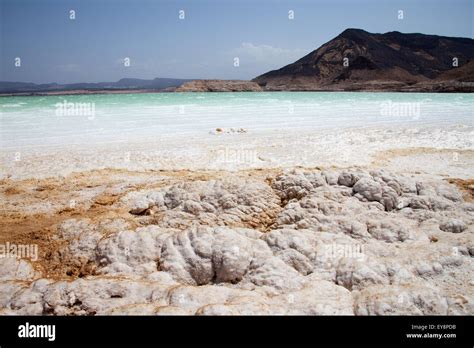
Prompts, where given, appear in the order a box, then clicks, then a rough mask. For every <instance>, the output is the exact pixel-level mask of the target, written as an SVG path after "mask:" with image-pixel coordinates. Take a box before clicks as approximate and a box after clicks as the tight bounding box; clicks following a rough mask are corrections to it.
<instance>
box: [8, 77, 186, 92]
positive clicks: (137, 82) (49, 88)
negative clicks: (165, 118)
mask: <svg viewBox="0 0 474 348" xmlns="http://www.w3.org/2000/svg"><path fill="white" fill-rule="evenodd" d="M188 81H191V80H186V79H172V78H155V79H153V80H142V79H132V78H124V79H120V80H119V81H117V82H98V83H70V84H57V83H47V84H35V83H26V82H5V81H0V93H35V92H61V91H66V92H67V91H74V90H81V91H101V90H111V91H114V90H116V91H120V90H165V89H170V88H176V87H179V86H181V85H182V84H183V83H185V82H188Z"/></svg>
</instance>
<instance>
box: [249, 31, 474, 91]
mask: <svg viewBox="0 0 474 348" xmlns="http://www.w3.org/2000/svg"><path fill="white" fill-rule="evenodd" d="M454 60H456V62H455V61H454ZM473 64H474V40H472V39H469V38H455V37H444V36H435V35H423V34H403V33H400V32H389V33H385V34H372V33H368V32H366V31H364V30H361V29H347V30H345V31H344V32H342V33H341V34H340V35H338V36H337V37H336V38H334V39H333V40H331V41H329V42H327V43H325V44H324V45H322V46H321V47H320V48H318V49H317V50H315V51H313V52H311V53H309V54H308V55H306V56H305V57H303V58H301V59H299V60H298V61H296V62H294V63H292V64H289V65H287V66H284V67H282V68H281V69H278V70H273V71H270V72H267V73H265V74H263V75H260V76H258V77H256V78H255V79H254V80H253V81H255V82H257V83H258V84H259V85H260V86H262V87H263V88H264V89H265V90H314V91H319V90H336V91H338V90H346V91H347V90H349V91H354V90H391V91H430V92H440V91H463V92H473V91H474V79H473V78H472V76H473V74H474V65H473Z"/></svg>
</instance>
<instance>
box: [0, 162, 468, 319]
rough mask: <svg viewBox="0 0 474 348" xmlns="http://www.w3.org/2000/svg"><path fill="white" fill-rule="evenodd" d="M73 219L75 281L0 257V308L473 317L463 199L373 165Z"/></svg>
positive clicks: (64, 257)
mask: <svg viewBox="0 0 474 348" xmlns="http://www.w3.org/2000/svg"><path fill="white" fill-rule="evenodd" d="M111 208H115V209H118V210H120V211H124V212H125V214H127V217H128V218H127V219H126V220H125V219H122V218H104V219H102V220H101V219H97V218H96V219H94V220H91V219H85V218H74V219H67V220H65V221H63V222H61V223H60V224H59V225H58V227H57V230H56V233H55V235H54V238H55V239H56V240H57V242H58V246H59V249H58V250H57V252H56V253H54V255H53V256H52V257H53V258H55V259H57V261H58V262H60V263H64V264H73V263H74V264H75V265H76V267H77V268H79V269H81V272H82V274H80V275H79V276H74V275H72V276H69V278H68V274H64V278H63V279H61V278H59V279H58V278H54V279H53V278H50V277H48V276H47V275H46V274H42V273H41V272H39V271H37V270H35V268H34V267H33V264H32V263H31V262H29V261H27V260H16V259H12V258H3V259H0V265H1V267H0V270H1V271H0V305H1V309H0V313H1V314H34V315H36V314H53V315H94V314H104V315H109V314H116V315H119V314H149V315H151V314H158V315H167V314H174V315H175V314H180V315H191V314H196V315H257V314H292V315H293V314H295V315H333V314H336V315H354V314H355V315H391V314H396V315H402V314H408V315H421V314H427V315H428V314H429V315H432V314H450V315H455V314H471V315H472V314H473V313H474V306H473V304H474V293H473V291H472V284H471V283H469V280H470V279H472V278H473V275H474V262H473V257H474V237H473V233H474V205H473V204H472V203H469V202H466V201H465V200H464V198H463V196H462V194H461V193H460V192H459V191H458V189H457V188H456V187H455V186H454V185H451V184H448V183H446V182H443V181H440V180H436V179H430V178H427V177H423V176H404V175H395V174H393V173H389V172H385V171H382V170H377V171H367V170H362V169H357V168H354V169H347V170H325V171H320V170H307V171H303V170H299V171H294V170H291V171H284V172H282V173H280V174H278V175H273V174H272V175H269V176H268V177H266V178H260V179H259V178H255V177H254V178H250V177H249V178H247V177H245V176H229V177H228V178H224V177H223V178H220V179H219V180H217V179H209V180H194V181H184V182H181V183H176V184H172V185H168V186H160V187H156V186H154V187H151V188H146V189H140V190H132V191H130V192H129V193H127V194H125V195H124V196H123V197H122V198H121V199H117V200H116V201H115V202H114V203H112V206H111Z"/></svg>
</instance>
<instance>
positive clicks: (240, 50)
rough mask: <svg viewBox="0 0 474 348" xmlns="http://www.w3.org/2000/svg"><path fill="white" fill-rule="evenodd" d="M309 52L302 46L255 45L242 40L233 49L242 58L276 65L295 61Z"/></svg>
mask: <svg viewBox="0 0 474 348" xmlns="http://www.w3.org/2000/svg"><path fill="white" fill-rule="evenodd" d="M307 53H309V50H305V49H301V48H296V49H288V48H280V47H273V46H270V45H254V44H253V43H251V42H242V44H241V45H240V46H239V47H237V48H235V49H234V50H233V54H234V55H235V56H236V57H239V58H240V59H241V60H242V59H245V60H249V61H253V62H255V63H265V65H269V66H270V65H271V66H276V67H280V66H283V65H286V64H290V63H293V62H294V61H296V60H298V59H300V58H301V57H303V56H304V55H306V54H307Z"/></svg>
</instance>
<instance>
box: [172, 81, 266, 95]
mask: <svg viewBox="0 0 474 348" xmlns="http://www.w3.org/2000/svg"><path fill="white" fill-rule="evenodd" d="M261 91H262V88H261V87H260V86H259V85H258V84H257V83H255V82H251V81H241V80H196V81H191V82H186V83H185V84H183V85H182V86H181V87H178V88H177V89H176V90H175V92H261Z"/></svg>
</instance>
